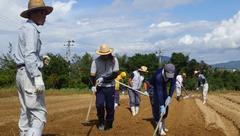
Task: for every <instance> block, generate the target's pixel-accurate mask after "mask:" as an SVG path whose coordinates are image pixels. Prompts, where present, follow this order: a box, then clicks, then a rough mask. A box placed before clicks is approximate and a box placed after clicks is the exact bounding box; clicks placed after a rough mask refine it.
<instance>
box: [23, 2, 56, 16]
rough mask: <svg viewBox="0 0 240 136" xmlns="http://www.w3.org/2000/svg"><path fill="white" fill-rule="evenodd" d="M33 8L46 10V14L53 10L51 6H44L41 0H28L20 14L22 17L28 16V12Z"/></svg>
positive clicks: (33, 9)
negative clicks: (25, 8)
mask: <svg viewBox="0 0 240 136" xmlns="http://www.w3.org/2000/svg"><path fill="white" fill-rule="evenodd" d="M35 10H43V11H45V12H46V15H49V14H50V13H51V12H52V11H53V7H50V6H46V5H45V3H44V1H43V0H29V2H28V9H27V10H25V11H23V12H22V13H21V14H20V15H21V17H23V18H29V13H31V12H32V11H35Z"/></svg>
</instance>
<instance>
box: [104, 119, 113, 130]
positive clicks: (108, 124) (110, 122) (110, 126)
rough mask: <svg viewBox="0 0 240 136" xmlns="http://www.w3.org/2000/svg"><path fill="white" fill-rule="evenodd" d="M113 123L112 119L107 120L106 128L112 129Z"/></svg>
mask: <svg viewBox="0 0 240 136" xmlns="http://www.w3.org/2000/svg"><path fill="white" fill-rule="evenodd" d="M112 124H113V122H112V121H107V122H106V124H105V129H104V130H105V131H107V130H110V129H112Z"/></svg>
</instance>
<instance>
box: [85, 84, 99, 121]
mask: <svg viewBox="0 0 240 136" xmlns="http://www.w3.org/2000/svg"><path fill="white" fill-rule="evenodd" d="M89 81H90V82H91V84H92V85H93V83H92V81H91V80H89ZM97 86H98V84H96V85H95V87H97ZM94 96H95V93H94V92H92V97H91V100H90V103H89V107H88V112H87V116H86V119H85V121H83V122H82V124H83V125H89V124H90V123H91V122H90V121H89V115H90V112H91V109H92V104H93V100H94Z"/></svg>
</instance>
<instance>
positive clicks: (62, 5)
mask: <svg viewBox="0 0 240 136" xmlns="http://www.w3.org/2000/svg"><path fill="white" fill-rule="evenodd" d="M76 3H77V1H76V0H70V1H68V2H61V1H54V2H53V3H52V6H53V7H54V12H61V13H63V14H67V13H68V12H69V11H70V10H71V9H72V7H73V5H74V4H76Z"/></svg>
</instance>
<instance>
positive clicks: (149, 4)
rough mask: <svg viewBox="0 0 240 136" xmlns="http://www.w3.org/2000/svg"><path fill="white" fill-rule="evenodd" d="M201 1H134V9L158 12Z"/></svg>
mask: <svg viewBox="0 0 240 136" xmlns="http://www.w3.org/2000/svg"><path fill="white" fill-rule="evenodd" d="M196 1H199V0H133V3H132V5H133V7H135V8H136V9H141V10H156V9H161V8H173V7H176V6H179V5H186V4H190V3H193V2H196Z"/></svg>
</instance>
